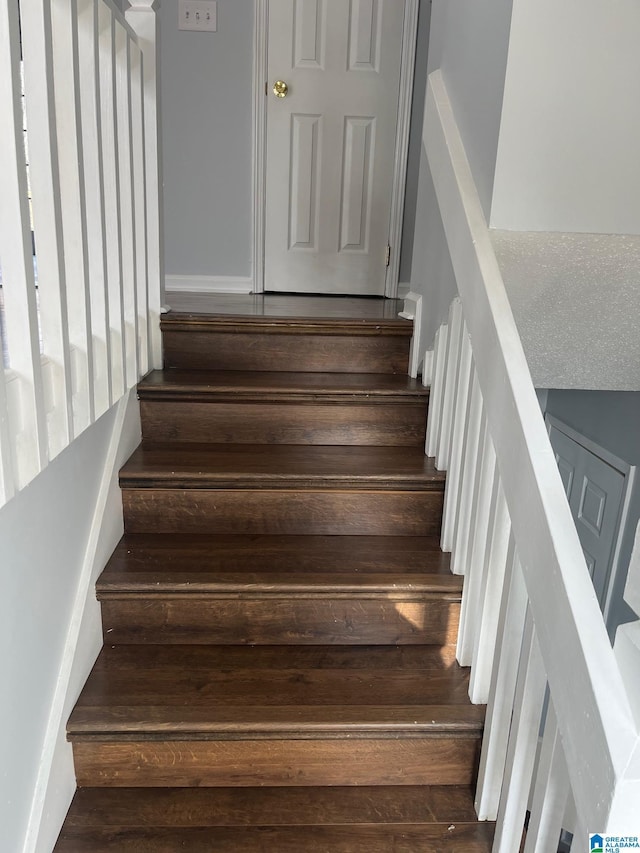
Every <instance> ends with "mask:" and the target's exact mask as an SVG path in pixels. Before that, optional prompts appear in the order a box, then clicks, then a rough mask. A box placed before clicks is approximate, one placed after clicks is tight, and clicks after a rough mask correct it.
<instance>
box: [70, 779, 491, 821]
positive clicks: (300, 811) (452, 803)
mask: <svg viewBox="0 0 640 853" xmlns="http://www.w3.org/2000/svg"><path fill="white" fill-rule="evenodd" d="M475 821H476V813H475V810H474V806H473V791H472V790H471V789H470V788H468V787H465V786H463V785H433V786H423V785H402V786H388V785H380V786H371V787H369V786H365V787H327V788H322V787H303V788H296V787H290V788H207V789H203V788H81V789H79V790H78V791H77V792H76V795H75V797H74V800H73V802H72V804H71V808H70V809H69V813H68V815H67V820H66V826H67V827H68V828H74V829H81V828H84V829H86V828H89V827H104V828H106V827H108V826H114V827H120V828H124V827H143V826H155V827H187V826H296V825H302V826H304V825H309V826H321V825H323V824H324V825H327V824H329V825H333V826H340V825H349V824H398V823H399V824H408V823H411V824H417V823H421V824H429V823H440V822H449V823H475Z"/></svg>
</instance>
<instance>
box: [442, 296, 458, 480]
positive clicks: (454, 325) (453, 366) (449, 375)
mask: <svg viewBox="0 0 640 853" xmlns="http://www.w3.org/2000/svg"><path fill="white" fill-rule="evenodd" d="M461 345H462V303H461V302H460V300H459V299H454V300H453V302H452V303H451V307H450V309H449V335H448V340H447V355H446V360H445V377H444V390H443V396H442V413H441V416H440V424H439V435H438V453H437V456H436V467H437V468H438V469H439V470H440V471H446V470H447V468H448V467H449V455H450V452H451V434H452V431H453V418H454V406H455V401H456V393H457V381H458V370H459V367H460V347H461Z"/></svg>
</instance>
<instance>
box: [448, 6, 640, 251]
mask: <svg viewBox="0 0 640 853" xmlns="http://www.w3.org/2000/svg"><path fill="white" fill-rule="evenodd" d="M451 5H457V4H451ZM639 45H640V4H638V2H637V0H563V1H562V2H560V3H559V2H558V0H514V2H513V15H512V26H511V43H510V47H509V61H508V66H507V81H506V86H505V91H504V111H503V119H502V126H501V130H500V144H499V147H498V160H497V167H496V175H495V188H494V195H493V206H492V211H491V225H492V227H494V228H504V229H506V230H514V231H519V230H522V231H582V232H603V233H620V234H640V168H639V166H638V162H639V161H638V152H639V151H640V97H639V96H638V94H639V93H638V83H639V81H640V48H639Z"/></svg>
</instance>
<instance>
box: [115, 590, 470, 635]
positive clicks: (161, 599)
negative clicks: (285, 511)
mask: <svg viewBox="0 0 640 853" xmlns="http://www.w3.org/2000/svg"><path fill="white" fill-rule="evenodd" d="M238 595H242V597H240V598H238V597H233V598H232V597H231V596H238ZM247 595H248V594H247V593H229V594H228V595H227V597H226V598H221V597H220V593H210V594H209V595H208V596H206V597H205V596H204V595H203V594H202V593H199V594H198V593H191V594H182V595H175V594H174V596H169V595H167V594H166V593H165V594H163V593H162V592H156V593H154V594H151V593H147V594H143V593H140V594H137V595H135V597H134V596H133V595H132V594H129V595H128V596H126V597H125V596H124V595H120V596H119V597H116V596H115V594H112V595H111V597H109V598H108V599H105V598H104V597H103V599H102V624H103V630H104V636H105V637H106V638H107V639H108V641H109V642H110V643H174V644H179V643H241V644H256V643H260V644H270V643H276V644H290V643H303V644H307V643H308V644H326V643H336V644H338V643H339V644H348V645H350V644H371V643H402V644H404V643H415V644H418V643H421V644H422V643H454V642H455V641H456V637H457V633H458V623H459V618H460V599H459V597H458V598H457V599H454V598H452V597H450V596H447V595H446V594H434V595H428V594H425V595H422V596H419V597H417V596H414V597H412V598H409V597H407V596H398V594H397V593H389V592H387V591H382V592H378V593H375V596H376V597H375V598H369V599H366V598H363V593H360V594H359V597H351V598H347V597H345V596H342V597H339V593H333V594H330V593H324V594H322V593H316V594H313V593H297V594H296V593H293V592H292V593H290V594H289V596H288V597H282V596H278V595H274V594H273V593H267V592H256V593H254V595H253V597H251V598H248V597H247ZM369 595H373V594H372V593H369Z"/></svg>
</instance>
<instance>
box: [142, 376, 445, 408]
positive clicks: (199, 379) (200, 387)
mask: <svg viewBox="0 0 640 853" xmlns="http://www.w3.org/2000/svg"><path fill="white" fill-rule="evenodd" d="M138 397H139V399H140V400H180V401H184V400H192V401H194V400H199V401H207V402H210V403H213V402H216V403H220V402H226V403H228V402H231V401H236V402H238V401H243V402H256V401H261V402H262V401H265V400H272V401H276V400H277V401H280V402H282V401H287V402H294V401H297V402H305V401H306V402H314V401H317V400H318V399H323V400H327V401H331V402H344V401H345V400H351V401H355V400H362V401H369V402H372V403H375V402H376V401H380V402H384V401H385V400H389V399H391V400H395V401H398V400H399V401H404V402H426V401H427V400H428V399H429V389H428V388H425V386H424V385H423V384H422V383H421V382H419V381H418V380H417V379H411V378H410V377H409V376H405V375H403V374H398V375H396V374H389V373H380V374H377V373H301V372H297V371H288V372H278V371H261V372H260V373H255V371H243V370H226V371H225V370H178V369H173V370H152V371H151V373H149V374H147V376H145V377H144V378H143V379H142V380H141V381H140V382H139V383H138Z"/></svg>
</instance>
